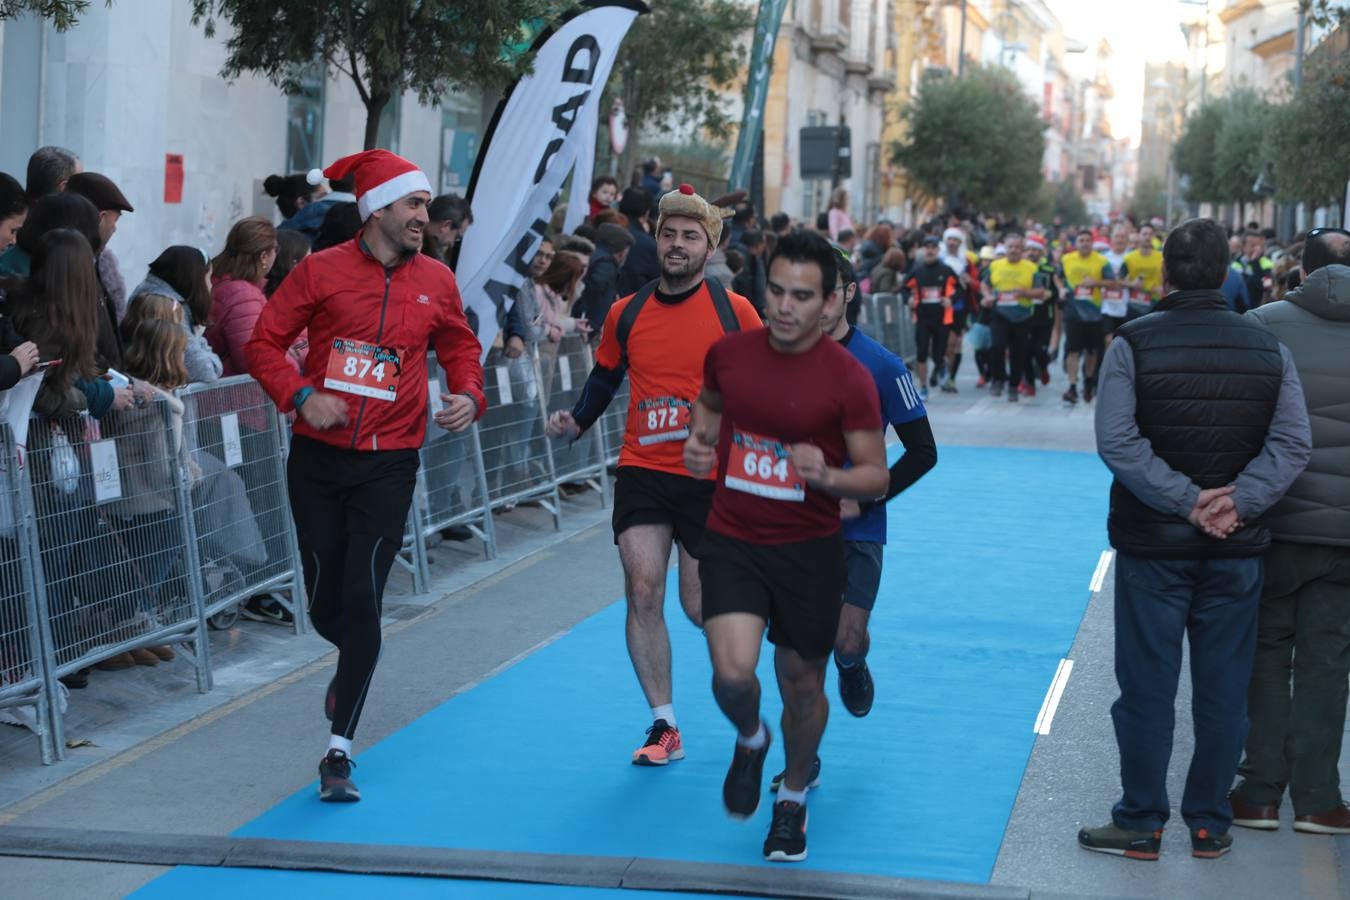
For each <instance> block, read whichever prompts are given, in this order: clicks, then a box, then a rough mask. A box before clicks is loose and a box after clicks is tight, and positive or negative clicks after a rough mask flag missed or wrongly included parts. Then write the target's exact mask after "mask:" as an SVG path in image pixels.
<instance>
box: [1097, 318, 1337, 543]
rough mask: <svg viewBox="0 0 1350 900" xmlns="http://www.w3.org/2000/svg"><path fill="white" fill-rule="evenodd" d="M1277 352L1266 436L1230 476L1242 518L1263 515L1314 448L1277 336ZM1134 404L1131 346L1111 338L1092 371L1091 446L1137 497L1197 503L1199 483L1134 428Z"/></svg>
mask: <svg viewBox="0 0 1350 900" xmlns="http://www.w3.org/2000/svg"><path fill="white" fill-rule="evenodd" d="M1280 356H1281V358H1282V359H1283V360H1284V373H1283V376H1282V378H1281V381H1280V396H1279V399H1278V400H1276V403H1275V414H1274V415H1273V416H1272V417H1271V419H1270V430H1269V431H1267V432H1266V444H1265V446H1264V447H1262V448H1261V452H1260V453H1259V454H1257V455H1256V457H1255V458H1254V459H1253V460H1252V461H1251V462H1249V463H1248V464H1247V467H1246V468H1245V469H1243V470H1242V473H1241V474H1239V475H1238V477H1237V480H1236V482H1234V483H1235V484H1236V490H1234V491H1233V502H1234V503H1235V504H1236V506H1237V510H1238V515H1240V516H1241V517H1243V518H1244V519H1252V518H1255V517H1256V516H1259V515H1261V513H1263V512H1265V511H1266V510H1267V509H1269V508H1270V507H1271V506H1272V505H1274V503H1275V501H1276V500H1279V499H1280V498H1281V497H1283V496H1284V492H1285V491H1287V490H1289V486H1290V485H1291V484H1293V483H1294V479H1295V478H1297V477H1298V476H1299V474H1300V473H1301V472H1302V471H1303V469H1304V468H1305V467H1306V466H1307V465H1308V460H1309V458H1311V456H1312V429H1311V428H1310V426H1309V425H1308V408H1307V406H1306V405H1305V404H1304V402H1303V385H1302V384H1301V383H1300V382H1299V380H1298V372H1297V370H1295V368H1294V361H1293V358H1292V357H1291V356H1290V355H1289V351H1288V350H1287V349H1285V347H1284V345H1283V344H1281V345H1280ZM1135 406H1136V398H1135V392H1134V351H1133V349H1132V348H1131V347H1130V345H1129V343H1128V342H1127V341H1124V340H1114V341H1112V342H1111V346H1110V347H1108V348H1107V350H1106V355H1105V356H1104V357H1103V358H1102V365H1101V370H1100V372H1099V373H1098V378H1097V411H1096V420H1095V421H1096V429H1097V454H1098V455H1099V456H1101V458H1102V461H1103V462H1105V463H1106V467H1107V468H1108V469H1110V470H1111V473H1112V474H1113V475H1115V476H1116V478H1118V479H1120V483H1121V484H1123V485H1124V486H1125V487H1126V488H1127V489H1128V490H1129V491H1130V493H1132V494H1134V495H1135V496H1136V497H1138V498H1139V499H1140V500H1141V501H1142V502H1144V503H1147V504H1148V505H1149V506H1151V507H1153V508H1154V509H1156V510H1158V511H1159V512H1164V513H1169V514H1171V515H1174V516H1180V517H1181V518H1183V519H1184V518H1186V517H1187V516H1189V515H1190V512H1191V510H1192V509H1194V508H1195V502H1196V500H1197V499H1198V498H1199V496H1200V486H1199V485H1197V484H1195V483H1194V482H1193V481H1191V480H1190V479H1189V478H1187V477H1186V476H1185V475H1183V474H1181V473H1180V472H1178V471H1177V470H1176V469H1173V468H1172V467H1171V466H1169V465H1168V464H1167V463H1166V462H1164V461H1163V460H1162V459H1161V458H1160V457H1159V456H1158V455H1157V454H1156V453H1154V452H1153V445H1152V444H1151V443H1149V441H1148V439H1147V438H1145V437H1144V436H1143V435H1142V434H1140V432H1139V423H1138V421H1137V420H1136V419H1135Z"/></svg>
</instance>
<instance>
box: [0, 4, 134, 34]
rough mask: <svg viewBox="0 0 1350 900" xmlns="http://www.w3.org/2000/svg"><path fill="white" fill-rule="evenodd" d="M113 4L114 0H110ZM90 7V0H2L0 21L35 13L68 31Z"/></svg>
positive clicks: (60, 28)
mask: <svg viewBox="0 0 1350 900" xmlns="http://www.w3.org/2000/svg"><path fill="white" fill-rule="evenodd" d="M107 5H108V6H112V0H108V3H107ZM88 8H89V0H0V21H3V20H5V19H17V18H18V17H19V16H23V15H29V14H31V15H34V16H37V17H38V18H40V19H50V20H51V23H52V25H54V26H55V27H56V30H57V31H67V30H69V29H71V28H74V27H75V26H76V25H78V24H79V23H80V16H81V15H83V14H84V11H85V10H87V9H88Z"/></svg>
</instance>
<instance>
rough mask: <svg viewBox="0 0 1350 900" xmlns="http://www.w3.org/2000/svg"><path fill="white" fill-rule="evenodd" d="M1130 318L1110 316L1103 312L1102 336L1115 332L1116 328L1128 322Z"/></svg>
mask: <svg viewBox="0 0 1350 900" xmlns="http://www.w3.org/2000/svg"><path fill="white" fill-rule="evenodd" d="M1128 321H1129V319H1127V318H1125V317H1124V316H1108V315H1107V314H1106V313H1102V336H1103V337H1106V336H1107V335H1111V334H1115V333H1116V329H1117V328H1119V327H1120V326H1122V325H1124V324H1125V323H1126V322H1128Z"/></svg>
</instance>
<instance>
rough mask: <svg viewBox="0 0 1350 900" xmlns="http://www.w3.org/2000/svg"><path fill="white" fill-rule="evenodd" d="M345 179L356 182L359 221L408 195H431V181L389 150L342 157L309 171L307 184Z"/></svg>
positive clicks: (366, 151)
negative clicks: (418, 193)
mask: <svg viewBox="0 0 1350 900" xmlns="http://www.w3.org/2000/svg"><path fill="white" fill-rule="evenodd" d="M347 177H351V178H352V179H353V180H354V181H355V182H356V209H357V211H358V212H359V213H360V214H361V220H362V221H365V220H366V219H368V218H370V214H371V213H372V212H374V211H375V210H377V209H384V208H385V207H386V206H388V205H389V204H391V203H393V202H395V201H397V200H402V199H403V198H404V197H406V196H408V195H409V194H413V193H416V192H417V191H426V192H427V193H428V194H430V193H431V180H430V179H429V178H427V176H426V173H425V172H423V171H422V170H421V169H419V168H417V166H415V165H413V164H412V163H410V162H408V161H407V160H406V159H404V158H403V157H401V156H399V155H397V154H395V153H390V152H389V151H388V150H365V151H363V152H361V153H353V154H352V155H351V156H344V157H342V159H339V160H338V161H337V162H335V163H333V164H332V165H331V166H329V167H328V168H326V169H324V170H323V171H320V170H318V169H311V170H310V172H309V175H308V176H307V179H306V180H308V181H309V183H310V184H318V183H319V182H320V181H322V180H323V179H324V178H331V179H342V178H347Z"/></svg>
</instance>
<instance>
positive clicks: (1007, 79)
mask: <svg viewBox="0 0 1350 900" xmlns="http://www.w3.org/2000/svg"><path fill="white" fill-rule="evenodd" d="M901 117H902V118H903V120H904V121H905V123H906V125H907V128H908V136H907V137H906V138H905V139H904V140H901V141H897V142H896V143H895V144H894V145H893V146H892V148H891V152H892V159H893V160H894V161H895V163H896V164H897V165H900V166H902V167H903V168H904V169H905V170H906V171H907V172H908V173H909V177H910V178H911V180H912V181H913V182H914V183H916V184H917V185H918V186H919V187H921V188H922V189H923V190H924V191H925V192H926V193H927V194H928V195H929V196H932V197H940V198H944V199H946V200H947V201H948V202H949V203H952V204H954V205H961V204H975V205H977V206H979V207H980V208H982V209H986V210H1005V211H1014V210H1024V209H1029V208H1031V207H1032V206H1033V205H1034V204H1035V203H1036V199H1037V192H1038V191H1039V190H1040V187H1041V181H1042V175H1041V160H1042V157H1043V156H1044V155H1045V123H1044V121H1042V119H1041V115H1040V111H1039V110H1038V109H1037V106H1036V103H1035V102H1034V101H1033V100H1032V99H1031V98H1030V97H1028V96H1027V95H1026V94H1024V93H1023V92H1022V88H1021V86H1020V85H1019V84H1018V82H1017V80H1016V79H1015V78H1014V77H1013V76H1012V75H1011V74H1010V73H1008V72H1007V71H1005V70H1003V69H1001V68H991V67H984V66H971V67H969V68H967V69H966V73H965V74H964V75H962V76H961V77H959V78H954V77H951V76H948V75H934V76H930V77H927V78H925V79H923V81H922V82H921V83H920V84H919V91H918V94H917V95H916V96H915V97H914V98H913V99H911V100H910V101H909V102H908V103H907V104H906V105H905V108H904V109H903V110H902V112H901Z"/></svg>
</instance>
